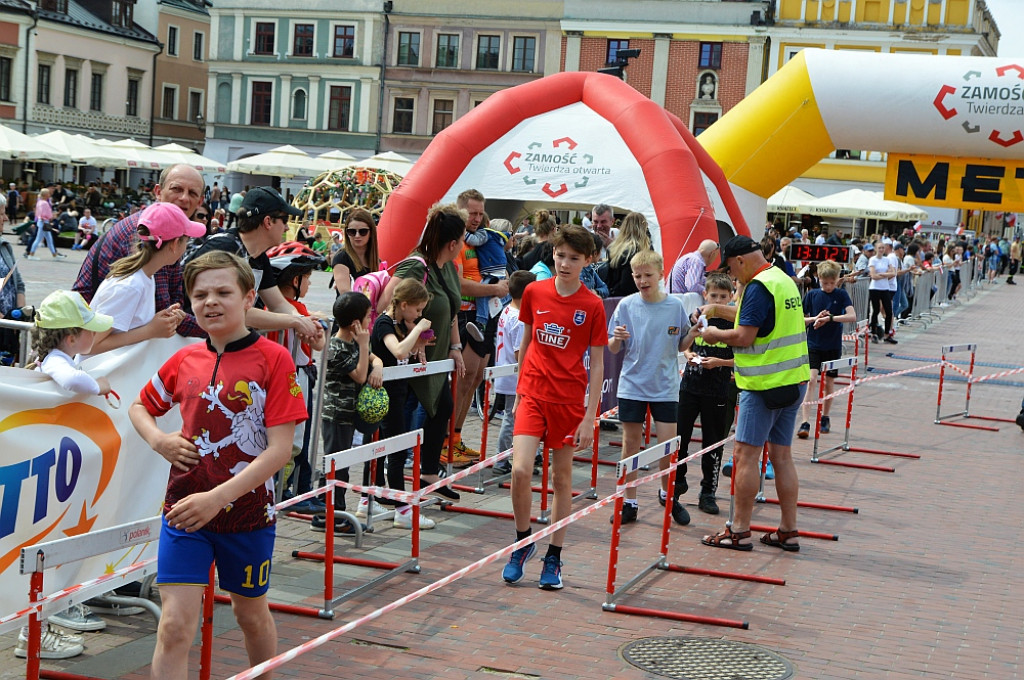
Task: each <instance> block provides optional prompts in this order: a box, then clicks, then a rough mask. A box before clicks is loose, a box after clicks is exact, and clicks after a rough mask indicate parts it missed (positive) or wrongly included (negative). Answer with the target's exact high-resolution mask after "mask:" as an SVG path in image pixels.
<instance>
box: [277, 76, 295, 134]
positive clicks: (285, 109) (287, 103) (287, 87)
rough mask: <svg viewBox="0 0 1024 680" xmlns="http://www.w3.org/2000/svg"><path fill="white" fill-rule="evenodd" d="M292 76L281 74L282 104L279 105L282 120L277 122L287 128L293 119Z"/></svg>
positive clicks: (279, 125)
mask: <svg viewBox="0 0 1024 680" xmlns="http://www.w3.org/2000/svg"><path fill="white" fill-rule="evenodd" d="M291 103H292V77H291V75H290V74H289V75H282V76H281V105H280V107H279V109H278V110H279V113H278V115H279V116H280V120H278V122H277V126H278V127H283V128H286V127H288V123H290V122H291V119H292V107H291Z"/></svg>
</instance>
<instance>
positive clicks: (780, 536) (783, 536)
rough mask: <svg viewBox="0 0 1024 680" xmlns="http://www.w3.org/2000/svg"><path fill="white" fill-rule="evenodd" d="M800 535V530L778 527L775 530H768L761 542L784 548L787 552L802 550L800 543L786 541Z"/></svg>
mask: <svg viewBox="0 0 1024 680" xmlns="http://www.w3.org/2000/svg"><path fill="white" fill-rule="evenodd" d="M799 535H800V532H799V531H795V530H794V531H780V530H779V529H776V530H775V531H771V532H768V533H767V534H765V535H764V536H762V537H761V542H762V543H764V544H765V545H770V546H774V547H776V548H782V549H783V550H785V551H786V552H800V544H799V543H786V541H788V540H789V539H791V538H796V537H797V536H799ZM773 536H774V538H773Z"/></svg>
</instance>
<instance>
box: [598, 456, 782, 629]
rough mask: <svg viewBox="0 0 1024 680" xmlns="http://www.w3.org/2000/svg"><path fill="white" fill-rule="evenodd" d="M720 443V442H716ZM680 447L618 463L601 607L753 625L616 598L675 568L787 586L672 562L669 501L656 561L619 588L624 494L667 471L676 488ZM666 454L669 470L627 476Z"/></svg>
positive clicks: (711, 622) (733, 625) (692, 620)
mask: <svg viewBox="0 0 1024 680" xmlns="http://www.w3.org/2000/svg"><path fill="white" fill-rule="evenodd" d="M715 446H718V444H715ZM715 446H712V447H710V448H709V449H707V450H702V451H698V452H697V453H695V454H693V455H691V456H688V457H687V461H689V460H693V459H695V458H698V457H700V456H701V455H703V454H704V453H705V452H706V451H710V450H712V449H714V448H715ZM679 447H680V438H679V437H678V436H677V437H675V438H673V439H671V440H669V441H667V442H659V443H658V444H656V445H654V446H652V447H650V448H648V449H645V450H643V451H641V452H640V453H637V454H636V455H633V456H630V457H629V458H624V459H623V460H621V461H619V463H618V464H617V465H616V468H615V470H616V476H617V478H618V487H617V488H616V496H615V505H614V507H615V510H614V514H613V519H612V538H611V546H610V548H609V551H608V580H607V582H606V585H605V601H604V604H602V605H601V608H602V609H603V610H604V611H607V612H616V613H619V614H631V615H637V616H653V617H656V618H662V619H671V620H673V621H686V622H689V623H703V624H709V625H714V626H726V627H729V628H743V629H747V628H748V627H749V624H748V623H747V622H746V621H737V620H734V619H724V618H719V617H713V616H699V615H696V614H684V613H682V612H672V611H665V610H661V609H651V608H649V607H634V606H632V605H624V604H621V603H617V602H616V600H618V599H620V598H621V597H623V596H624V595H625V594H626V593H627V592H628V591H629V590H630V589H631V588H632V587H633V586H635V585H636V584H637V583H639V582H640V581H641V580H642V579H643V578H644V577H646V576H647V575H648V574H650V573H652V572H654V571H656V570H663V571H673V572H677V573H684V574H696V575H701V576H716V577H719V578H729V579H736V580H741V581H752V582H756V583H769V584H773V585H786V582H785V580H783V579H777V578H771V577H767V576H757V575H754V574H740V573H731V572H724V571H714V570H711V569H699V568H696V567H686V566H683V565H678V564H671V563H669V561H668V545H669V535H670V531H669V528H670V526H671V523H672V504H671V503H665V511H664V512H663V513H662V525H661V544H660V546H661V547H660V551H659V553H658V555H657V557H655V558H654V559H653V560H652V561H650V562H648V563H647V564H646V565H645V566H644V567H643V569H641V570H640V572H639V573H638V574H636V575H635V576H633V577H632V578H630V579H629V580H628V581H627V582H626V583H625V584H623V585H622V586H621V587H618V588H616V587H615V581H616V579H617V577H618V570H619V567H618V563H619V544H620V541H621V534H622V505H623V496H622V493H623V492H624V491H625V490H626V489H627V488H629V487H632V486H635V485H637V484H640V483H643V482H646V481H649V480H651V479H658V478H660V477H661V476H663V475H664V474H668V485H669V488H673V485H674V483H675V475H676V467H677V465H678V460H677V459H678V454H679ZM665 457H669V467H668V469H667V470H666V471H665V472H660V473H657V474H655V475H652V476H649V477H647V478H645V479H643V480H636V481H634V482H627V481H626V477H627V476H628V475H631V474H635V473H637V471H638V470H640V469H642V468H647V467H650V466H651V464H652V463H657V462H660V461H661V460H663V459H664V458H665Z"/></svg>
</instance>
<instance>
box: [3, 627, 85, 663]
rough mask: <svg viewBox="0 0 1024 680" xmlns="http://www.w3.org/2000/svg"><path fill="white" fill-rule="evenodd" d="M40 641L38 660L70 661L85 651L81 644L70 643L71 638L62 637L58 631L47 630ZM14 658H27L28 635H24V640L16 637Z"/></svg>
mask: <svg viewBox="0 0 1024 680" xmlns="http://www.w3.org/2000/svg"><path fill="white" fill-rule="evenodd" d="M41 637H42V639H41V641H40V642H41V643H42V644H41V645H40V647H39V658H40V659H70V658H71V657H73V656H78V655H79V654H81V653H82V652H84V651H85V647H84V646H83V645H82V643H81V642H71V638H70V637H68V636H66V635H62V634H61V633H59V632H58V631H56V630H54V629H52V628H49V627H48V628H47V629H46V630H44V631H43V634H42V636H41ZM14 656H16V657H18V658H19V659H27V658H28V634H27V633H26V635H25V639H24V640H23V639H22V637H21V635H19V636H18V646H17V647H15V648H14Z"/></svg>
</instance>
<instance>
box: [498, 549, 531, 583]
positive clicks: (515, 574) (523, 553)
mask: <svg viewBox="0 0 1024 680" xmlns="http://www.w3.org/2000/svg"><path fill="white" fill-rule="evenodd" d="M536 552H537V544H536V543H531V544H530V545H528V546H526V547H525V548H519V549H518V550H513V551H512V554H511V555H509V558H508V564H506V565H505V568H504V569H503V570H502V572H501V577H502V578H503V579H505V583H519V582H520V581H522V580H523V567H525V566H526V563H527V562H528V561H529V560H530V558H531V557H533V555H534V553H536Z"/></svg>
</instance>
